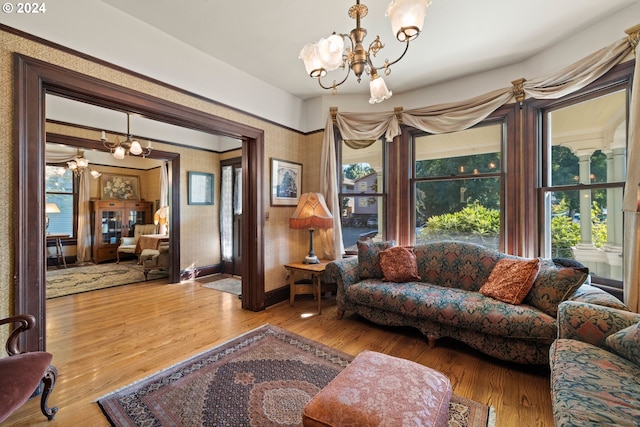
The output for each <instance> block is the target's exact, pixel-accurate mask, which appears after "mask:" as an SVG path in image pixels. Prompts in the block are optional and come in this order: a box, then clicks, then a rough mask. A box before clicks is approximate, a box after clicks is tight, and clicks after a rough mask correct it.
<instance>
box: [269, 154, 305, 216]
mask: <svg viewBox="0 0 640 427" xmlns="http://www.w3.org/2000/svg"><path fill="white" fill-rule="evenodd" d="M301 191H302V165H301V164H300V163H295V162H289V161H287V160H280V159H274V158H272V159H271V206H297V205H298V201H299V200H300V193H301Z"/></svg>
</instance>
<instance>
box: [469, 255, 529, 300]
mask: <svg viewBox="0 0 640 427" xmlns="http://www.w3.org/2000/svg"><path fill="white" fill-rule="evenodd" d="M539 270H540V260H539V259H538V258H534V259H529V260H524V259H515V258H502V259H501V260H500V261H498V262H497V263H496V265H495V267H493V270H491V274H490V275H489V278H488V279H487V281H486V282H485V283H484V285H482V287H481V288H480V293H481V294H483V295H486V296H488V297H491V298H495V299H497V300H499V301H504V302H506V303H509V304H520V303H521V302H522V301H523V300H524V298H525V297H526V296H527V294H528V293H529V290H530V289H531V287H532V286H533V281H534V280H536V277H537V276H538V271H539Z"/></svg>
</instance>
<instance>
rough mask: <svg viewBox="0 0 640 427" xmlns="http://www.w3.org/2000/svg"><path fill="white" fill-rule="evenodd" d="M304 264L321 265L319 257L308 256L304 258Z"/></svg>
mask: <svg viewBox="0 0 640 427" xmlns="http://www.w3.org/2000/svg"><path fill="white" fill-rule="evenodd" d="M302 263H303V264H320V260H319V259H318V257H317V256H315V255H314V256H309V255H307V256H306V257H304V259H303V260H302Z"/></svg>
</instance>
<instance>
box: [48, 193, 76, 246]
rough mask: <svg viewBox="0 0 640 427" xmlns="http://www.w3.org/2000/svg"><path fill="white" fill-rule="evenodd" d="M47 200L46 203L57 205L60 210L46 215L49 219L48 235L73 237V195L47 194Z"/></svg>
mask: <svg viewBox="0 0 640 427" xmlns="http://www.w3.org/2000/svg"><path fill="white" fill-rule="evenodd" d="M45 200H46V203H55V204H56V206H58V209H59V210H60V212H52V213H45V216H46V218H49V220H48V221H49V226H48V227H47V233H48V234H66V235H69V236H73V194H47V195H46V197H45ZM46 218H45V220H46Z"/></svg>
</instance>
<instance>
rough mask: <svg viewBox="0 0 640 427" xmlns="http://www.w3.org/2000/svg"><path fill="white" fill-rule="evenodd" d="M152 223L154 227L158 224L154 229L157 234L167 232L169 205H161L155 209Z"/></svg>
mask: <svg viewBox="0 0 640 427" xmlns="http://www.w3.org/2000/svg"><path fill="white" fill-rule="evenodd" d="M153 223H154V224H155V225H156V227H158V226H160V227H159V228H158V230H156V232H157V233H158V234H169V206H163V207H161V208H160V209H158V210H157V211H156V213H155V214H154V215H153ZM160 231H162V233H160Z"/></svg>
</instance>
